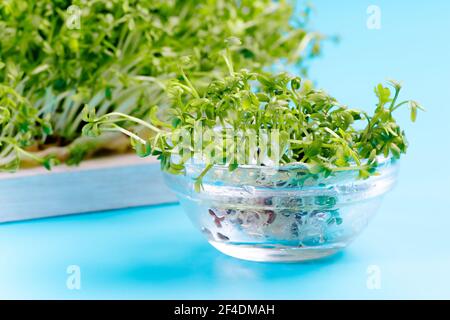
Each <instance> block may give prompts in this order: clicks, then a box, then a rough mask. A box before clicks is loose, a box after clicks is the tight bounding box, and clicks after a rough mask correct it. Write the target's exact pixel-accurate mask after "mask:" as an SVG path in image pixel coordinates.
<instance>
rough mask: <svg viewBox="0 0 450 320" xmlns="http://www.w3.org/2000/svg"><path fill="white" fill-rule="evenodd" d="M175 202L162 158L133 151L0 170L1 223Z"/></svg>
mask: <svg viewBox="0 0 450 320" xmlns="http://www.w3.org/2000/svg"><path fill="white" fill-rule="evenodd" d="M171 202H176V198H175V196H174V195H173V194H172V193H171V192H170V191H169V190H168V188H167V187H166V186H165V184H164V181H163V178H162V174H161V171H160V169H159V163H158V162H157V160H155V159H154V158H146V159H140V158H138V157H136V155H132V154H130V155H120V156H114V157H107V158H99V159H93V160H88V161H85V162H84V163H82V164H81V165H80V166H78V167H68V166H64V165H63V166H58V167H55V168H54V169H53V170H52V171H47V170H45V169H43V168H33V169H25V170H21V171H19V172H17V173H0V223H1V222H7V221H17V220H26V219H34V218H43V217H51V216H59V215H67V214H75V213H85V212H92V211H101V210H111V209H120V208H127V207H135V206H144V205H152V204H162V203H171Z"/></svg>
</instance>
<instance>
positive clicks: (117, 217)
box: [0, 0, 450, 299]
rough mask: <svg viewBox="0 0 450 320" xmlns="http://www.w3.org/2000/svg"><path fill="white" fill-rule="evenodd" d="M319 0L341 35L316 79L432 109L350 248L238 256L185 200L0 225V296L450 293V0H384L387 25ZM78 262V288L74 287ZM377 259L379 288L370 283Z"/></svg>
mask: <svg viewBox="0 0 450 320" xmlns="http://www.w3.org/2000/svg"><path fill="white" fill-rule="evenodd" d="M315 4H316V9H317V14H316V15H315V17H314V19H313V21H315V27H316V29H319V30H323V31H325V32H327V33H329V34H339V35H340V36H341V38H342V41H341V43H340V44H339V45H333V44H329V45H327V47H326V50H325V54H324V56H323V58H321V59H319V60H318V61H316V62H314V63H313V65H312V69H311V71H310V75H311V77H312V78H313V79H315V80H317V82H318V84H319V86H321V87H324V88H326V89H327V90H329V91H330V92H331V93H332V94H333V95H335V96H336V97H337V98H338V99H339V100H342V101H345V102H348V103H349V104H350V105H352V106H354V107H361V108H365V109H369V108H371V107H372V106H373V104H374V101H375V100H374V95H373V90H372V88H373V86H374V85H375V84H376V82H378V81H383V80H384V79H386V78H390V77H392V78H396V79H398V80H403V81H404V86H405V90H404V92H403V96H404V97H406V98H409V97H412V98H414V99H417V100H419V101H420V102H421V103H422V104H423V105H425V106H426V107H427V109H428V112H427V113H426V114H421V115H420V117H419V121H418V123H417V124H415V125H411V124H409V122H408V121H407V112H405V116H401V120H402V121H401V122H402V125H403V126H404V127H405V129H406V131H407V134H408V137H409V140H410V141H411V148H410V151H409V154H408V155H407V156H406V157H405V158H404V160H403V161H402V172H401V176H400V183H399V184H398V186H397V188H396V189H395V190H394V192H392V193H391V194H390V195H388V196H387V198H386V201H385V202H384V204H383V206H382V208H381V210H380V212H379V214H378V216H376V217H375V219H374V220H373V221H372V223H371V225H370V226H369V228H368V229H367V230H366V231H365V232H364V233H363V234H362V236H361V237H360V238H358V239H357V240H356V241H355V243H354V244H353V245H352V246H350V247H349V248H348V250H346V251H345V252H342V253H340V254H338V255H336V256H334V257H332V258H329V259H326V260H321V261H317V262H310V263H304V264H278V265H277V264H262V263H252V262H245V261H239V260H235V259H233V258H229V257H226V256H224V255H222V254H220V253H219V252H217V251H216V250H215V249H213V248H212V247H210V246H209V244H208V243H207V242H206V241H204V239H202V237H201V235H200V233H199V232H197V231H196V230H195V229H194V228H193V227H192V226H191V224H190V222H189V221H188V220H187V218H186V216H185V215H184V213H183V212H182V211H181V209H180V207H179V206H176V205H172V206H160V207H152V208H138V209H129V210H121V211H114V212H107V213H100V214H91V215H80V216H72V217H64V218H60V219H45V220H39V221H33V222H22V223H13V224H6V225H1V226H0V298H154V299H158V298H159V299H166V298H192V299H195V298H209V299H217V298H255V299H259V298H298V299H300V298H304V299H314V298H331V299H334V298H447V299H448V298H450V274H449V271H448V270H450V248H449V245H450V235H449V233H448V226H449V225H450V212H449V209H448V208H449V207H448V205H447V204H446V200H447V199H450V188H449V187H448V183H449V181H450V171H449V170H446V169H445V168H444V166H445V164H446V159H448V156H449V155H450V151H449V150H450V148H449V147H450V142H449V140H448V136H449V135H448V124H447V123H448V119H450V108H448V106H447V104H448V101H450V80H449V75H450V63H449V61H448V56H449V52H450V42H448V41H447V38H446V37H447V33H448V31H449V30H450V20H448V13H449V12H450V2H447V1H443V0H442V1H438V0H433V1H428V2H426V3H424V2H418V1H417V2H412V1H406V0H401V1H400V0H399V1H387V0H386V1H377V3H376V4H377V5H378V6H379V7H380V8H381V12H382V28H381V30H368V29H367V28H366V18H367V15H366V9H367V6H369V5H370V4H372V3H371V2H368V1H357V0H352V1H345V2H341V1H339V2H338V1H325V0H320V1H318V0H316V1H315ZM405 111H406V110H405ZM441 168H442V169H441ZM69 265H78V266H80V270H81V290H68V289H67V287H66V280H67V273H66V269H67V267H68V266H69ZM372 265H374V266H377V267H378V270H379V271H380V274H379V276H380V278H379V280H380V289H374V290H371V289H369V288H368V286H367V281H368V279H369V277H368V276H370V275H368V273H367V270H368V268H369V267H370V266H372Z"/></svg>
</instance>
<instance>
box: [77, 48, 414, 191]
mask: <svg viewBox="0 0 450 320" xmlns="http://www.w3.org/2000/svg"><path fill="white" fill-rule="evenodd" d="M233 45H235V44H234V43H233ZM222 56H223V59H224V60H225V61H226V64H227V65H228V70H229V74H228V75H226V76H224V77H222V78H220V79H215V80H213V81H211V82H210V83H209V85H208V86H207V88H206V90H204V91H202V94H199V92H200V91H199V90H197V89H196V88H195V86H193V85H192V83H191V82H190V81H189V77H188V76H186V74H185V73H183V77H182V78H181V79H177V80H173V81H172V82H171V84H170V86H169V87H168V95H169V96H170V98H171V104H170V109H169V114H170V115H171V117H170V118H169V119H167V121H166V122H164V123H163V122H162V121H161V120H159V119H158V120H157V121H154V117H152V118H151V119H146V120H147V121H146V122H143V120H141V119H135V118H133V117H130V116H128V115H125V114H120V113H110V114H106V115H102V116H97V117H95V119H93V118H94V117H93V116H92V115H93V114H94V111H93V109H87V110H86V112H85V114H86V115H87V116H86V117H85V120H86V121H87V122H88V124H87V126H86V127H85V130H86V133H87V134H94V135H98V134H100V133H101V132H103V131H120V132H122V133H125V134H126V135H128V136H129V137H130V138H131V140H132V141H133V144H134V145H135V146H136V147H135V148H136V150H137V151H138V153H142V154H143V155H155V156H157V157H158V159H160V160H161V167H162V169H163V170H165V171H168V172H170V173H174V174H178V173H183V172H184V169H185V165H186V163H187V162H189V161H192V160H193V159H194V158H195V150H194V149H195V148H194V146H193V144H192V141H193V140H192V139H188V140H187V141H186V139H180V136H186V135H188V136H190V137H192V136H195V134H196V132H195V130H196V129H197V128H199V127H201V128H202V129H203V130H205V129H209V132H214V133H216V135H217V133H218V136H219V138H220V140H221V141H222V142H223V141H225V142H226V143H225V144H226V148H223V144H218V143H217V140H214V139H213V137H212V136H208V137H205V136H203V141H202V144H201V146H200V148H201V149H202V150H201V151H205V150H208V154H211V151H212V153H213V154H214V157H209V158H202V161H204V162H205V164H206V166H205V170H204V171H203V173H202V174H201V175H200V176H199V177H198V179H197V182H196V184H195V185H196V189H197V190H199V189H200V187H201V179H202V178H203V176H204V175H205V174H206V172H207V171H208V170H209V169H210V168H211V167H212V166H213V165H227V166H228V167H229V169H230V170H231V171H232V170H234V169H236V167H237V166H238V165H245V164H256V165H276V166H278V165H281V166H282V165H287V164H292V163H303V164H306V165H307V166H308V167H309V168H310V170H311V172H313V173H315V174H317V173H321V174H324V175H330V174H333V173H334V172H336V171H346V170H357V171H359V176H360V177H361V178H367V177H369V176H371V175H373V174H375V173H376V168H377V165H378V160H377V159H378V158H379V156H384V157H389V156H392V157H394V158H400V156H401V154H403V153H405V152H406V150H407V141H406V137H405V134H404V132H403V131H402V130H401V128H400V126H399V125H398V124H397V122H396V120H395V118H394V114H393V113H394V111H396V110H397V109H398V108H400V107H401V106H403V105H409V107H410V109H411V119H412V120H413V121H415V120H416V114H417V110H423V108H422V107H421V106H420V105H419V104H418V103H417V102H414V101H409V100H406V101H400V102H399V101H398V98H399V94H400V90H401V85H400V84H399V83H397V82H394V81H390V82H389V86H390V87H392V89H393V90H392V89H391V88H390V87H389V86H384V85H383V84H379V85H377V86H376V87H375V94H376V96H377V98H378V102H377V104H376V107H375V110H374V112H373V114H370V115H369V114H368V113H367V112H364V111H361V110H358V109H352V108H349V107H347V106H345V105H343V104H340V103H339V102H338V101H337V100H336V99H334V98H333V97H331V96H330V95H329V94H328V93H326V92H325V91H323V90H319V89H316V88H314V86H313V85H312V83H311V82H310V81H308V80H305V79H303V78H301V77H298V76H293V75H290V74H288V73H279V74H271V73H266V72H260V71H248V70H246V69H241V70H240V71H235V67H234V66H233V63H232V59H231V58H230V55H229V49H227V50H226V51H224V53H223V55H222ZM129 122H131V123H139V124H140V125H143V126H145V127H146V128H148V129H149V130H152V131H154V132H155V135H154V136H152V137H151V138H149V139H144V138H141V137H140V136H138V135H137V134H136V133H134V132H132V131H130V130H127V129H125V128H126V127H127V123H129ZM156 126H159V127H158V128H157V127H156ZM229 128H231V129H232V131H233V132H234V134H236V133H242V132H248V131H249V130H250V131H251V132H254V133H255V135H256V136H254V137H252V136H237V137H236V136H234V137H230V136H229V131H228V130H226V129H229ZM261 129H264V130H269V131H270V130H271V131H275V130H276V132H277V135H278V140H277V143H278V145H276V146H274V145H272V146H271V145H269V146H268V147H265V148H264V147H263V146H262V145H258V148H259V149H258V150H257V151H258V152H257V154H258V158H257V159H255V158H254V157H253V158H252V157H239V154H238V153H239V152H238V151H239V150H241V151H242V152H241V153H244V154H249V153H251V150H249V149H248V148H250V147H251V144H248V143H247V142H248V141H246V139H252V138H254V139H257V140H258V139H261V138H265V136H264V135H263V134H261ZM181 132H182V133H181ZM139 145H141V146H139ZM137 146H139V147H137ZM242 147H243V148H244V150H242V149H240V148H242ZM246 148H247V149H246ZM142 150H143V151H144V152H142ZM274 153H275V156H276V157H275V158H276V159H279V161H278V162H277V163H273V162H270V161H268V160H267V156H269V157H270V156H274ZM202 154H205V152H202ZM265 157H266V158H265Z"/></svg>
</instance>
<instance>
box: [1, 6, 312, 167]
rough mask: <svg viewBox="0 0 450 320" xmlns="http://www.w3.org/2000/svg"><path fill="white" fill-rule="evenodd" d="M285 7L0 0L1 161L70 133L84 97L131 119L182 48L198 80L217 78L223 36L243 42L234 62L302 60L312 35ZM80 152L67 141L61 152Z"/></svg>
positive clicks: (153, 99) (14, 162)
mask: <svg viewBox="0 0 450 320" xmlns="http://www.w3.org/2000/svg"><path fill="white" fill-rule="evenodd" d="M71 5H76V6H77V7H72V9H73V8H75V9H77V8H79V9H80V10H81V16H80V20H79V21H80V25H79V28H76V27H75V28H74V27H73V26H71V25H70V24H69V23H68V21H69V20H68V19H70V18H71V17H72V16H70V15H71V14H73V13H75V14H76V13H77V12H76V11H77V10H69V11H68V10H67V9H68V8H69V7H70V6H71ZM293 10H294V9H293V5H292V3H291V2H289V1H284V0H281V1H271V0H241V1H235V0H214V1H196V0H139V1H137V0H73V1H69V0H5V1H1V2H0V84H2V87H1V90H0V101H1V102H2V104H1V105H0V107H1V109H0V110H1V111H0V112H1V118H0V168H3V169H15V168H17V166H18V164H19V162H18V158H19V157H21V156H23V155H25V154H27V155H28V152H27V151H26V150H27V148H30V147H33V148H35V149H38V150H39V149H43V148H45V147H46V145H48V144H56V145H62V146H65V145H70V144H73V143H74V141H75V142H76V141H77V140H78V139H80V136H81V128H82V116H81V110H82V109H83V107H84V105H85V104H87V103H89V105H91V106H92V107H95V108H96V110H97V115H103V114H106V113H108V112H113V111H116V112H121V113H124V114H127V115H131V116H135V117H138V118H144V117H146V115H147V114H148V113H149V111H150V110H151V109H152V107H153V106H154V105H157V104H158V105H162V106H164V105H166V104H167V101H165V97H166V95H165V90H166V85H167V82H168V81H170V79H173V78H176V77H178V76H180V70H179V65H180V61H182V60H180V59H182V57H189V62H188V63H187V60H185V62H186V63H185V64H183V68H184V69H185V70H186V71H188V72H189V75H190V79H191V81H192V82H193V83H194V84H195V85H196V86H197V87H198V88H202V87H204V86H206V85H207V84H208V83H210V82H211V81H212V80H214V79H216V78H220V77H222V76H223V74H224V72H226V70H227V68H226V65H225V63H224V62H223V60H221V59H219V53H220V51H221V50H222V48H223V42H224V40H225V39H226V38H228V37H230V36H235V37H239V38H240V39H241V41H242V45H241V46H240V47H239V49H237V50H234V51H233V52H232V53H231V54H232V58H233V61H234V63H235V65H236V67H237V68H241V67H246V68H249V69H251V70H259V71H261V70H262V69H264V68H265V67H270V66H272V65H273V64H274V63H275V62H277V61H278V60H280V59H283V61H284V63H292V64H297V65H299V67H300V68H302V67H304V64H303V60H304V58H307V57H310V56H314V55H316V54H318V51H319V40H320V36H319V35H317V34H314V33H309V32H307V31H306V29H305V28H306V26H305V24H306V23H307V20H308V14H307V12H308V11H307V10H305V11H302V13H301V14H296V15H294V14H293ZM294 18H295V19H296V21H293V20H294ZM90 145H92V146H93V147H95V144H89V146H90ZM86 146H87V145H86V144H83V145H82V146H81V147H82V148H87V147H86ZM84 152H85V150H84V149H79V148H78V149H77V148H75V150H73V154H72V155H71V159H69V160H68V161H69V162H78V161H79V160H81V159H82V158H83V155H84ZM40 162H44V163H45V164H46V165H48V164H49V161H46V160H43V159H40Z"/></svg>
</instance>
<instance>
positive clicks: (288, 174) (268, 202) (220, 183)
mask: <svg viewBox="0 0 450 320" xmlns="http://www.w3.org/2000/svg"><path fill="white" fill-rule="evenodd" d="M203 169H204V165H199V164H188V165H187V166H186V170H185V174H184V175H172V174H168V173H165V174H164V175H165V180H166V182H167V184H168V186H169V187H170V188H171V189H172V190H173V191H174V192H175V193H176V195H177V197H178V198H179V200H180V203H181V205H182V207H183V208H184V210H185V211H186V212H187V214H188V215H189V217H190V219H191V220H192V222H193V224H194V225H195V226H196V227H197V228H198V229H199V230H200V231H201V232H202V233H203V234H204V235H205V237H206V238H207V240H208V241H209V243H210V244H211V245H213V246H214V247H215V248H217V249H218V250H219V251H221V252H223V253H225V254H227V255H230V256H232V257H236V258H240V259H245V260H252V261H266V262H277V261H278V262H295V261H304V260H311V259H318V258H322V257H326V256H329V255H332V254H334V253H336V252H338V251H339V250H341V249H343V248H345V247H346V246H348V245H349V244H350V242H352V240H353V239H354V238H355V237H356V236H357V235H358V234H359V233H361V231H362V230H363V229H364V228H365V227H366V225H367V223H368V222H369V220H370V219H371V217H372V216H373V215H374V214H375V212H376V211H377V210H378V208H379V206H380V203H381V201H382V196H383V195H384V194H385V193H386V192H388V191H389V190H390V189H391V188H392V187H393V186H394V184H395V181H396V178H397V172H398V164H397V162H396V161H395V160H394V159H392V158H386V159H383V160H382V161H380V163H379V167H378V170H377V175H375V176H371V177H370V178H368V179H365V180H362V179H359V178H358V171H341V172H337V173H335V174H334V175H332V176H329V177H324V176H320V175H315V174H311V173H309V172H308V171H307V170H306V167H305V166H304V165H299V164H295V165H286V166H280V167H265V166H254V165H246V166H239V167H238V168H237V169H236V170H234V171H233V172H230V171H229V170H228V168H227V167H226V166H214V167H213V168H212V169H211V170H210V171H209V172H208V173H207V174H206V175H205V177H204V178H203V188H202V190H201V191H200V192H196V191H195V189H194V183H195V178H196V177H198V176H199V174H200V173H201V172H202V170H203Z"/></svg>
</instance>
